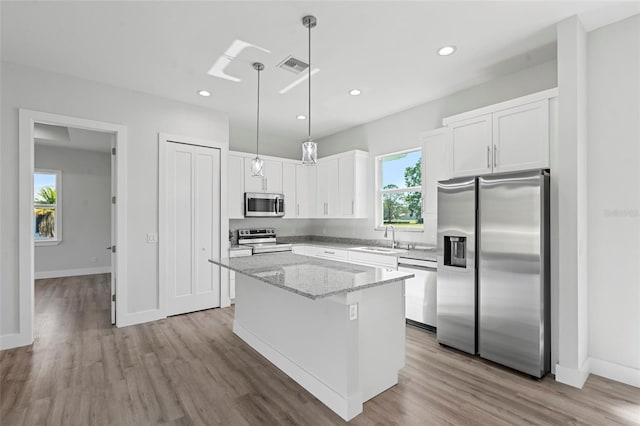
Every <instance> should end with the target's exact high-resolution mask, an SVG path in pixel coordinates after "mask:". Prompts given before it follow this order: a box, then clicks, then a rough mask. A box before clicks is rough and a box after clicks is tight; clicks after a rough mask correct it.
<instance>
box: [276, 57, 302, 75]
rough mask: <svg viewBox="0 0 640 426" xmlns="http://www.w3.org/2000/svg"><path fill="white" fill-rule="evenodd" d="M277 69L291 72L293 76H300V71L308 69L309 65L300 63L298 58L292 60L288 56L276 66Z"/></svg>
mask: <svg viewBox="0 0 640 426" xmlns="http://www.w3.org/2000/svg"><path fill="white" fill-rule="evenodd" d="M278 68H282V69H283V70H287V71H291V72H292V73H294V74H300V73H301V72H302V71H304V70H306V69H307V68H309V64H307V63H306V62H304V61H301V60H300V59H298V58H294V57H293V56H291V55H289V56H288V57H287V58H285V60H284V61H282V62H280V63H279V64H278Z"/></svg>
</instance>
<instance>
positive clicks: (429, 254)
mask: <svg viewBox="0 0 640 426" xmlns="http://www.w3.org/2000/svg"><path fill="white" fill-rule="evenodd" d="M278 240H280V241H283V242H289V239H288V238H286V237H284V238H282V239H280V238H279V239H278ZM339 240H340V239H338V238H336V241H322V240H315V239H296V240H293V241H291V244H292V245H294V246H305V245H306V246H319V247H331V248H335V249H342V250H353V249H356V248H358V247H364V246H368V245H374V244H372V243H371V242H370V243H369V244H367V242H366V241H364V242H362V243H360V244H356V243H344V242H340V241H339ZM395 250H396V251H397V253H393V252H388V253H385V252H376V253H374V254H380V255H383V256H394V257H398V258H406V259H418V260H431V261H434V262H435V261H436V260H437V258H436V248H435V247H433V248H427V249H410V250H407V249H395Z"/></svg>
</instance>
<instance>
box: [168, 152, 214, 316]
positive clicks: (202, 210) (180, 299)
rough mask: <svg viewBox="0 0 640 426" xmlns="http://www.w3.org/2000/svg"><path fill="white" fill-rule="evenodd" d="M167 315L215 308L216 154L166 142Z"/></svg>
mask: <svg viewBox="0 0 640 426" xmlns="http://www.w3.org/2000/svg"><path fill="white" fill-rule="evenodd" d="M166 152H167V156H166V160H167V164H166V176H165V179H166V181H165V188H166V210H167V211H166V214H167V222H168V223H167V231H168V234H167V235H166V237H165V244H166V245H167V247H166V253H167V259H166V261H167V265H166V271H167V275H168V276H167V315H177V314H183V313H186V312H193V311H198V310H201V309H208V308H214V307H218V306H220V267H219V266H217V265H213V264H212V263H210V262H209V259H210V258H219V257H220V150H219V149H215V148H206V147H201V146H194V145H186V144H180V143H172V142H168V143H167V150H166Z"/></svg>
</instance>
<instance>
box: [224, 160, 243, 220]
mask: <svg viewBox="0 0 640 426" xmlns="http://www.w3.org/2000/svg"><path fill="white" fill-rule="evenodd" d="M227 184H228V190H227V200H228V201H229V206H228V212H229V219H243V218H244V157H240V156H237V155H232V154H229V156H228V157H227Z"/></svg>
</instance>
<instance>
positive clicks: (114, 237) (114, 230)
mask: <svg viewBox="0 0 640 426" xmlns="http://www.w3.org/2000/svg"><path fill="white" fill-rule="evenodd" d="M116 155H117V149H116V140H115V137H112V138H111V245H112V246H113V245H115V244H116V243H117V241H118V215H117V210H116V204H117V202H118V198H117V193H118V191H117V189H118V188H117V182H118V181H117V175H118V164H117V161H116ZM117 261H118V259H117V256H116V253H114V252H113V250H111V324H115V323H116V273H115V271H117V270H118V267H117Z"/></svg>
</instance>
